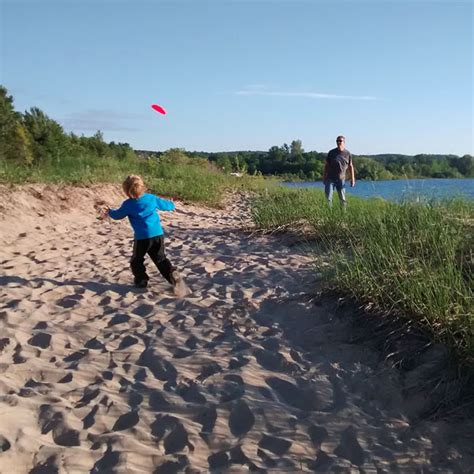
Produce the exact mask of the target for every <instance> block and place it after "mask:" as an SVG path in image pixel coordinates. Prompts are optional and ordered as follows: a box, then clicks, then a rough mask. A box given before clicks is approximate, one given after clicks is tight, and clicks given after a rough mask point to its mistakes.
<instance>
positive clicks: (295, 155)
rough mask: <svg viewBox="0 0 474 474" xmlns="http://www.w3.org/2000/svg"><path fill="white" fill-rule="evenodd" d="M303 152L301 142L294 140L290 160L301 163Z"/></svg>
mask: <svg viewBox="0 0 474 474" xmlns="http://www.w3.org/2000/svg"><path fill="white" fill-rule="evenodd" d="M303 152H304V150H303V145H302V143H301V140H293V141H292V142H291V145H290V160H291V161H292V162H296V161H300V159H301V156H302V155H303Z"/></svg>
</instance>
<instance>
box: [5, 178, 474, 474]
mask: <svg viewBox="0 0 474 474" xmlns="http://www.w3.org/2000/svg"><path fill="white" fill-rule="evenodd" d="M97 199H105V200H107V201H109V202H110V203H115V204H118V203H120V201H121V199H122V196H121V194H120V192H119V191H118V188H116V187H113V186H109V187H101V188H90V189H80V188H63V189H59V188H52V187H45V186H25V187H22V188H21V189H18V190H16V191H15V192H14V194H13V195H12V194H11V190H9V189H7V188H5V187H3V188H1V189H0V206H1V207H0V210H1V219H2V220H1V226H2V232H1V247H0V262H1V276H0V282H1V290H0V328H1V332H0V472H1V473H9V474H12V473H35V474H39V473H55V472H58V473H82V472H84V473H88V472H91V473H102V472H111V473H112V472H117V473H173V472H189V473H197V472H245V471H247V470H252V471H259V472H284V471H287V472H295V471H299V470H302V471H329V472H348V473H351V472H420V473H421V472H472V466H474V451H473V445H474V443H473V438H472V431H469V428H471V429H472V426H473V425H472V423H468V422H467V421H464V422H462V423H461V422H458V423H457V424H455V423H454V422H453V423H451V424H450V423H448V422H446V421H436V422H435V421H418V422H416V421H414V420H416V415H417V410H421V409H422V400H421V401H420V400H418V403H414V401H413V399H410V400H408V399H407V397H406V387H405V386H404V382H403V381H402V380H401V377H400V374H399V372H398V371H397V370H396V369H395V368H393V367H390V366H389V365H387V364H386V363H385V362H384V361H383V360H381V357H380V354H378V353H377V352H376V351H374V350H372V349H370V348H369V347H368V346H364V345H362V344H361V343H358V344H353V343H351V338H350V331H351V325H350V322H349V321H347V320H346V319H344V318H341V317H340V316H339V315H338V314H336V311H335V308H334V307H333V306H331V305H326V304H325V305H319V306H318V305H317V304H315V303H314V302H313V301H312V300H311V294H312V292H313V290H314V288H315V287H316V286H317V284H318V283H317V281H316V280H315V276H314V275H315V273H314V272H313V270H312V259H311V258H310V257H309V256H308V255H307V254H306V253H305V251H304V249H303V248H300V247H298V246H291V247H289V246H287V245H284V244H283V243H282V241H281V240H278V239H277V238H273V237H265V236H255V235H251V234H249V233H246V232H243V231H242V224H243V223H244V222H246V211H245V209H243V208H242V205H241V204H240V203H238V202H235V203H234V202H232V201H231V202H229V206H228V208H227V209H226V210H223V211H215V210H209V209H205V208H200V207H197V206H194V205H186V204H184V203H178V204H177V211H176V212H174V213H168V214H166V213H163V214H162V217H163V222H164V227H165V229H166V232H167V235H168V247H167V249H168V254H169V258H170V260H171V261H172V262H173V263H174V264H176V265H177V266H178V267H179V268H180V269H181V271H182V273H183V275H184V277H185V279H186V282H187V284H188V285H189V287H190V288H191V290H192V294H191V295H189V296H188V297H186V298H182V299H180V298H176V297H175V296H174V295H173V292H172V289H171V287H170V285H169V284H168V283H167V282H166V281H165V280H164V279H163V278H162V277H161V276H160V275H159V274H158V272H157V270H156V269H155V268H153V266H152V264H151V262H148V268H149V269H150V275H151V276H152V279H151V281H150V285H149V288H148V289H146V290H137V289H134V288H133V287H132V286H131V281H132V279H131V274H130V271H129V268H128V261H129V258H130V253H131V231H130V229H129V226H128V223H127V222H125V221H123V222H113V221H110V220H106V221H103V222H101V221H98V220H96V218H95V213H94V209H93V203H94V201H95V200H97Z"/></svg>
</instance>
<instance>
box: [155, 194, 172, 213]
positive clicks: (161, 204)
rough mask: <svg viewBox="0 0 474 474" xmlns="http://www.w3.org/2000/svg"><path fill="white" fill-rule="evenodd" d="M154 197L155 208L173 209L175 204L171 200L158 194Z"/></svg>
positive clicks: (161, 209)
mask: <svg viewBox="0 0 474 474" xmlns="http://www.w3.org/2000/svg"><path fill="white" fill-rule="evenodd" d="M155 197H156V208H157V209H158V210H159V211H174V210H175V205H174V202H173V201H168V199H162V198H159V197H158V196H155Z"/></svg>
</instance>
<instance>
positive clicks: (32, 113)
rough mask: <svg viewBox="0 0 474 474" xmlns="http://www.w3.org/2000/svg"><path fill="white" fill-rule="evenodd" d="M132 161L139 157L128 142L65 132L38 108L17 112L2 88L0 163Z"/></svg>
mask: <svg viewBox="0 0 474 474" xmlns="http://www.w3.org/2000/svg"><path fill="white" fill-rule="evenodd" d="M85 155H87V156H92V157H97V159H101V158H106V157H108V156H110V157H114V158H119V159H121V158H130V157H135V156H136V154H135V152H134V150H133V149H132V147H131V146H130V145H129V144H128V143H114V142H110V143H106V142H105V141H104V137H103V134H102V133H101V132H100V131H98V132H97V133H95V134H94V135H93V136H91V137H85V136H78V135H76V134H74V133H66V132H65V131H64V129H63V127H62V126H61V125H60V124H59V123H57V122H56V121H55V120H53V119H51V118H50V117H48V116H47V115H46V114H45V113H44V112H43V111H41V110H40V109H39V108H38V107H32V108H31V109H30V110H28V111H25V112H24V113H20V112H17V111H15V109H14V105H13V97H12V96H11V95H8V91H7V89H6V88H5V87H3V86H1V85H0V161H8V162H10V163H14V164H18V165H19V166H25V167H31V166H35V165H38V166H41V165H42V164H46V163H47V162H51V161H55V160H60V159H61V157H63V156H70V157H71V156H72V157H74V156H78V157H79V156H85Z"/></svg>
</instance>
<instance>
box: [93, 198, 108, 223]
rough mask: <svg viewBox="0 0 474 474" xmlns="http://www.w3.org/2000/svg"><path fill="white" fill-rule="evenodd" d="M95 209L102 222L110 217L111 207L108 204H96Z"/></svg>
mask: <svg viewBox="0 0 474 474" xmlns="http://www.w3.org/2000/svg"><path fill="white" fill-rule="evenodd" d="M94 208H95V210H96V211H97V214H98V216H97V219H99V220H101V221H102V220H104V219H105V218H106V217H107V216H108V215H109V211H110V207H109V206H108V205H107V204H105V203H104V202H103V201H101V202H96V203H95V204H94Z"/></svg>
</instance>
